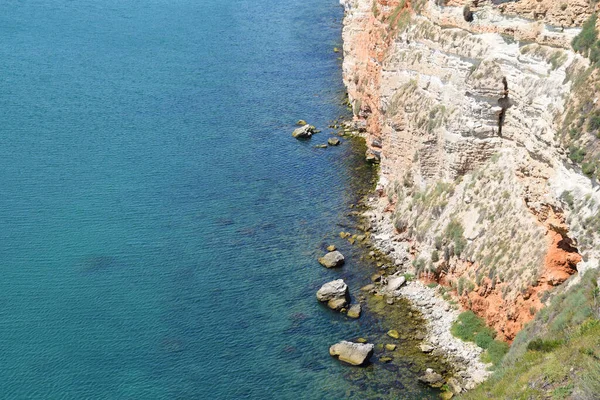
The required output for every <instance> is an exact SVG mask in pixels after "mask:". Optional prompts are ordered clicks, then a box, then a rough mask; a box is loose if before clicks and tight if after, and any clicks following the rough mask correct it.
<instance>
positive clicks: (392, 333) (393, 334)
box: [387, 329, 400, 339]
mask: <svg viewBox="0 0 600 400" xmlns="http://www.w3.org/2000/svg"><path fill="white" fill-rule="evenodd" d="M387 334H388V336H389V337H391V338H393V339H398V338H399V337H400V333H398V331H397V330H395V329H391V330H389V331H388V333H387Z"/></svg>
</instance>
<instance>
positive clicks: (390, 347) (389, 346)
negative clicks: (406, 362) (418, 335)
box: [385, 343, 396, 351]
mask: <svg viewBox="0 0 600 400" xmlns="http://www.w3.org/2000/svg"><path fill="white" fill-rule="evenodd" d="M385 349H386V350H388V351H394V350H396V345H395V344H391V343H388V344H386V345H385Z"/></svg>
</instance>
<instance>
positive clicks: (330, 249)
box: [327, 244, 337, 251]
mask: <svg viewBox="0 0 600 400" xmlns="http://www.w3.org/2000/svg"><path fill="white" fill-rule="evenodd" d="M336 250H337V248H336V247H335V244H332V245H329V246H327V251H336Z"/></svg>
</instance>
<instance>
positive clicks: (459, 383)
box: [363, 204, 490, 393]
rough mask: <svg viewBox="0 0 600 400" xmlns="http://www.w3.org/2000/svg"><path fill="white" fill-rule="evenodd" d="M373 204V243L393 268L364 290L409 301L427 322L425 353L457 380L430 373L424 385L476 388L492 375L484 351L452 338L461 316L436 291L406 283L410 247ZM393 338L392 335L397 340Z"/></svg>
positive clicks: (417, 284)
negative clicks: (444, 362)
mask: <svg viewBox="0 0 600 400" xmlns="http://www.w3.org/2000/svg"><path fill="white" fill-rule="evenodd" d="M372 205H373V207H372V208H371V210H370V211H369V212H368V213H366V216H367V217H368V218H369V220H370V222H371V229H372V235H371V241H372V243H373V244H374V245H375V246H376V247H378V248H380V249H381V251H382V252H383V253H384V254H386V255H387V257H388V258H389V260H390V264H392V265H391V266H389V267H388V268H386V269H385V270H382V274H378V275H379V276H373V277H372V280H373V281H374V283H373V284H371V285H367V286H366V287H363V290H365V291H368V292H370V293H373V294H376V295H381V296H384V297H386V298H387V300H388V302H393V300H394V299H395V298H398V297H402V298H405V299H407V300H409V301H410V302H411V303H412V305H413V306H414V307H415V308H416V309H417V310H419V311H420V312H421V314H422V316H423V318H425V320H426V321H427V334H426V335H425V337H424V338H423V343H422V344H421V345H420V349H421V351H422V352H423V353H428V354H432V355H434V356H440V357H443V358H444V359H445V360H447V361H448V362H449V363H450V364H451V365H453V367H454V368H455V369H456V372H455V374H454V377H451V378H448V379H445V378H443V377H442V379H441V380H439V379H438V378H439V377H440V376H441V375H439V374H438V373H436V372H435V371H431V373H427V372H426V373H425V374H424V375H423V376H422V377H421V378H422V379H421V381H422V382H423V383H425V384H432V383H433V385H434V386H437V387H439V386H442V385H444V384H446V385H447V386H448V387H449V388H450V389H451V390H452V392H454V393H460V392H461V391H463V390H468V389H472V388H473V387H475V386H476V385H477V384H479V383H481V382H483V381H484V380H485V379H486V378H487V377H488V376H489V375H490V371H488V368H489V367H490V364H487V363H483V362H482V361H481V358H480V356H481V353H482V352H483V349H481V348H480V347H478V346H477V345H475V344H474V343H468V342H463V341H462V340H460V339H458V338H456V337H454V336H453V335H452V333H451V331H450V330H451V328H452V325H453V323H454V321H456V319H457V318H458V315H459V314H460V313H459V311H457V310H455V309H454V308H453V307H452V306H451V305H450V304H449V303H448V302H447V301H446V300H444V299H443V298H442V297H441V296H440V294H439V292H438V291H437V290H436V289H434V288H430V287H427V286H426V285H424V284H423V283H421V282H419V281H416V280H411V281H408V282H407V281H406V279H405V277H404V275H403V271H404V270H405V268H406V265H408V264H409V262H408V261H409V258H410V257H409V256H410V254H409V248H408V246H407V244H406V243H405V242H403V241H400V240H398V241H395V240H392V238H393V237H395V234H394V231H393V229H394V228H393V224H392V222H391V221H390V220H389V216H387V215H386V214H384V213H383V212H381V210H380V209H379V207H377V206H376V205H375V204H372ZM394 271H395V272H394ZM393 334H394V333H393V332H392V335H393ZM388 335H390V333H388ZM392 335H390V336H391V337H393V336H392Z"/></svg>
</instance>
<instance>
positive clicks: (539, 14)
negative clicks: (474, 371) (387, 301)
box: [341, 0, 600, 342]
mask: <svg viewBox="0 0 600 400" xmlns="http://www.w3.org/2000/svg"><path fill="white" fill-rule="evenodd" d="M341 3H342V5H343V6H344V8H345V19H344V28H343V39H344V62H343V72H344V81H345V84H346V86H347V89H348V95H349V100H350V103H351V105H352V109H353V112H354V116H355V124H356V125H357V126H358V127H359V128H360V129H361V131H363V132H364V133H363V134H364V136H365V139H366V141H367V145H368V151H367V158H368V159H370V160H374V161H376V162H379V163H380V166H381V169H380V181H379V184H378V188H377V192H378V194H379V198H378V199H376V201H375V202H374V208H375V210H376V213H375V214H374V217H373V223H374V225H375V228H376V234H375V235H374V236H375V237H376V238H377V236H379V240H380V241H383V242H388V243H389V244H390V245H389V249H388V250H389V251H394V249H395V248H396V247H397V246H395V244H402V245H406V246H407V247H408V251H409V253H410V257H408V258H409V260H408V261H407V263H406V264H405V265H404V266H403V268H409V269H410V270H412V271H413V272H414V273H415V274H416V275H418V276H419V277H420V278H422V279H423V280H426V281H436V282H439V283H441V284H443V285H445V286H447V287H449V288H451V289H452V291H453V296H454V297H455V299H457V300H458V301H459V302H460V304H461V305H462V306H463V307H464V308H466V309H471V310H473V311H474V312H475V313H476V314H477V315H479V316H481V317H483V318H484V319H485V320H486V321H487V323H488V324H489V325H490V326H493V327H494V328H495V329H496V330H497V331H498V334H499V337H500V338H501V339H503V340H506V341H509V342H510V341H512V340H513V339H514V338H515V335H516V334H517V333H518V332H519V331H520V330H521V329H522V327H523V326H524V324H525V323H527V322H529V321H531V320H532V319H533V318H534V316H535V314H536V313H537V311H538V310H540V309H541V308H543V307H544V304H547V303H548V299H549V298H550V297H551V294H552V292H553V289H554V288H555V287H557V286H558V285H561V284H562V283H563V282H565V281H566V280H567V279H569V278H570V277H572V276H574V278H572V279H571V281H573V282H576V280H577V275H578V272H579V273H581V272H583V271H585V270H587V269H590V268H597V267H598V260H600V254H599V249H600V246H598V244H599V243H600V236H599V235H598V233H599V230H598V228H600V218H598V217H597V215H598V206H599V205H600V193H598V190H597V187H596V185H595V183H594V181H593V180H591V179H590V177H592V178H594V175H595V174H597V173H598V170H600V168H596V162H597V161H596V160H597V154H598V152H600V150H596V148H600V145H597V144H596V139H597V133H598V132H597V129H596V130H594V129H583V128H582V127H589V126H590V124H591V123H592V122H590V121H591V120H590V118H593V117H594V115H595V114H594V113H595V112H596V111H595V110H596V102H597V98H596V97H595V96H594V94H593V90H592V91H590V90H589V88H590V87H592V88H593V87H594V85H596V81H597V80H598V79H597V73H596V72H595V70H594V69H593V68H592V67H591V63H590V60H589V59H587V58H585V57H584V56H583V55H581V54H579V53H577V52H575V51H574V50H573V48H572V47H571V43H572V41H573V39H574V38H575V37H576V36H577V35H578V34H579V33H580V32H581V28H580V26H581V25H582V24H584V22H585V21H586V20H588V18H589V17H590V16H591V15H592V13H593V12H594V7H593V6H591V5H589V4H588V3H587V2H583V1H579V0H577V1H574V0H568V1H563V2H550V1H547V0H542V1H518V2H506V3H502V4H494V3H490V2H486V1H480V2H469V3H465V2H464V1H454V0H450V1H448V2H445V1H443V0H436V1H435V2H434V1H428V0H414V1H408V0H341ZM582 109H585V110H584V111H582ZM598 115H600V112H599V114H598ZM598 118H599V120H600V117H598ZM597 128H598V129H600V124H599V126H598V127H597ZM578 129H579V130H578ZM573 132H575V133H573ZM582 149H589V150H588V151H585V150H582ZM577 151H579V153H577ZM574 152H575V155H582V156H581V157H574ZM578 158H579V159H578ZM582 162H583V163H584V164H582ZM585 163H587V165H588V170H586V168H585V166H586V164H585ZM589 165H591V166H589ZM581 166H583V167H584V168H583V169H582V168H581ZM592 167H593V168H592ZM590 169H591V173H590V171H589V170H590ZM382 239H383V240H382ZM384 246H385V245H384ZM409 263H410V265H409Z"/></svg>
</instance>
